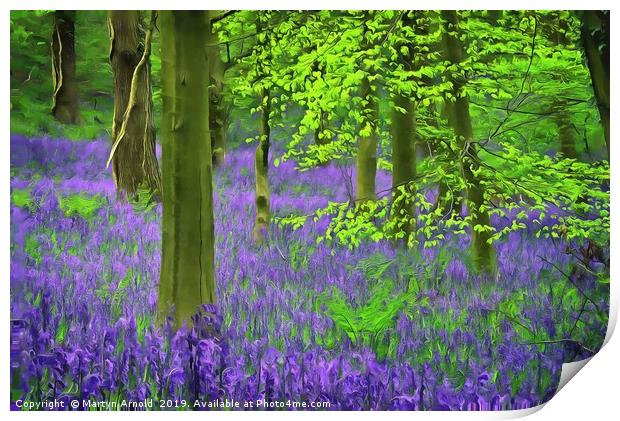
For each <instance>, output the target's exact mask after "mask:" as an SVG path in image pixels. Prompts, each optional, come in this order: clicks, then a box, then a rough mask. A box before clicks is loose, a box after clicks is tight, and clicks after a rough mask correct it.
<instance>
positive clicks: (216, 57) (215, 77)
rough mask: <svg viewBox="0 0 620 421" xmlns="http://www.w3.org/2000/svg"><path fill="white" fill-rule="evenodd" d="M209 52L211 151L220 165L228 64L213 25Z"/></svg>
mask: <svg viewBox="0 0 620 421" xmlns="http://www.w3.org/2000/svg"><path fill="white" fill-rule="evenodd" d="M209 13H210V16H211V17H214V16H218V15H219V12H217V11H211V12H209ZM207 54H208V55H209V66H210V67H209V73H210V75H211V86H210V90H209V99H210V109H209V112H210V114H209V126H210V129H211V152H212V154H213V165H214V166H218V165H220V164H221V163H223V162H224V160H225V158H226V127H227V123H228V116H227V112H226V106H225V103H224V73H225V72H226V65H225V64H224V61H223V60H222V56H221V55H220V46H219V39H218V36H217V32H216V31H215V29H214V28H213V26H212V27H211V31H210V32H209V39H208V41H207Z"/></svg>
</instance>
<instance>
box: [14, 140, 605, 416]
mask: <svg viewBox="0 0 620 421" xmlns="http://www.w3.org/2000/svg"><path fill="white" fill-rule="evenodd" d="M108 153H109V142H108V141H106V140H98V141H85V142H71V141H68V140H61V139H48V138H25V137H21V136H12V137H11V228H10V230H11V278H10V282H11V288H10V290H11V310H10V311H11V360H10V364H11V401H12V407H13V408H17V407H16V406H15V402H16V401H17V400H20V399H21V400H30V401H53V400H57V401H65V402H68V401H69V400H72V399H76V398H79V399H86V400H88V399H90V400H92V401H103V400H105V401H110V402H114V401H117V402H118V401H119V400H123V399H127V400H135V401H138V400H144V399H149V398H152V399H154V400H156V401H159V400H168V401H169V402H180V401H183V402H188V405H189V404H190V403H191V402H195V401H205V402H206V401H209V402H214V401H219V400H224V399H228V400H236V401H240V402H244V401H256V400H263V401H264V402H267V403H268V405H267V406H269V404H270V403H271V404H274V403H276V402H288V401H292V402H306V403H310V402H328V403H329V408H328V409H331V410H334V409H348V410H349V409H353V410H505V409H520V408H527V407H531V406H534V405H538V404H540V403H543V402H545V401H546V400H548V399H550V398H551V397H552V396H553V394H554V392H555V389H556V387H557V383H558V380H559V376H560V372H561V365H562V363H563V362H566V361H572V360H576V359H581V358H585V357H588V356H589V355H591V354H592V353H593V352H596V350H597V349H598V347H600V345H601V344H602V341H603V338H604V335H605V331H606V318H605V317H604V316H603V314H605V313H606V311H607V309H608V300H607V297H608V295H607V292H606V291H605V288H606V287H607V286H606V285H601V283H600V282H597V279H596V277H595V276H588V273H595V272H596V271H597V270H599V267H600V266H601V262H592V264H591V265H590V268H591V269H592V270H591V271H588V272H583V273H579V272H578V271H577V272H576V271H574V270H572V267H573V266H572V265H573V262H572V260H574V256H573V255H572V254H570V253H568V252H567V251H566V250H567V247H568V246H569V245H566V244H562V243H561V242H559V241H558V240H555V241H553V240H551V239H537V238H535V237H534V235H532V232H531V230H530V229H529V228H528V229H527V230H524V231H520V232H518V233H513V234H511V235H510V237H509V238H507V239H506V240H505V241H502V242H500V243H498V244H497V245H496V249H497V255H498V261H499V263H498V266H499V271H498V275H497V276H496V277H495V278H494V279H485V278H480V277H477V276H474V275H472V273H473V271H471V270H470V264H469V263H468V259H467V257H466V255H465V254H464V250H466V249H467V244H468V239H467V238H466V237H462V238H457V239H454V240H451V242H449V243H447V244H444V245H443V246H442V247H441V248H439V249H420V250H411V251H406V250H400V249H399V248H398V247H394V246H393V245H390V244H384V243H367V244H366V243H363V244H362V246H360V247H359V248H356V249H353V250H351V249H349V248H347V247H342V246H338V245H326V244H324V243H319V244H317V241H316V238H317V235H318V233H320V232H322V231H324V230H325V228H326V226H327V224H328V221H327V220H325V219H321V220H318V221H311V222H309V223H307V224H306V225H304V226H303V227H301V228H300V229H297V230H293V229H291V228H290V227H278V226H272V227H271V228H270V232H269V241H268V242H267V243H266V245H263V246H255V245H253V244H252V240H251V238H252V221H253V217H254V212H253V201H254V192H253V187H254V181H253V180H254V170H253V150H252V149H249V148H244V147H242V148H240V149H238V150H235V151H231V152H229V155H228V157H227V162H226V163H225V164H224V165H223V166H222V167H221V168H219V169H217V171H216V174H215V179H214V191H215V193H214V195H215V197H214V200H215V209H214V212H215V230H216V246H215V250H216V252H215V254H216V279H217V295H218V303H217V307H213V306H205V309H204V312H202V313H199V314H197V315H196V316H195V319H194V323H193V327H192V328H191V329H186V328H183V329H180V330H178V331H174V330H173V329H171V328H170V326H169V325H165V326H163V327H159V326H157V324H156V323H155V322H154V317H155V311H156V307H157V283H158V279H159V267H160V253H161V238H160V237H161V234H160V219H161V204H151V203H150V202H149V201H148V200H138V201H137V202H135V203H122V202H119V201H118V200H117V198H116V192H115V188H114V183H113V181H112V177H111V173H110V171H109V170H107V169H105V162H106V159H107V155H108ZM346 174H347V171H343V168H341V167H339V166H337V165H335V164H329V165H326V166H324V167H320V168H316V169H314V170H311V171H307V172H303V173H298V172H297V171H296V170H295V168H294V164H293V163H289V162H285V163H282V164H280V165H279V166H278V167H276V168H274V167H272V169H271V172H270V175H269V177H270V184H271V207H272V210H273V213H274V215H276V216H286V215H289V214H291V213H297V214H309V213H311V212H312V211H313V210H315V209H317V208H319V207H323V206H326V205H327V203H328V201H330V200H332V201H333V200H346V199H347V197H348V194H350V191H347V186H349V185H350V179H349V180H347V179H346ZM352 177H353V178H352V179H353V180H354V179H355V174H354V173H353V174H352ZM389 185H390V176H389V174H387V173H383V172H379V173H378V174H377V190H383V189H386V188H387V187H389ZM495 223H497V224H501V223H502V222H501V221H495ZM606 253H607V252H606ZM546 261H548V262H552V263H553V264H554V265H555V266H557V268H556V267H553V266H552V265H551V264H549V263H548V262H546ZM560 270H561V271H562V272H564V274H562V273H561V272H560ZM565 275H566V276H565ZM576 285H579V286H580V288H579V289H577V288H576V287H575V286H576ZM580 291H587V292H588V294H589V298H590V299H591V301H593V302H594V303H592V302H591V301H588V300H584V297H583V295H582V294H581V292H580ZM213 326H215V329H213ZM558 338H572V339H574V340H568V341H565V340H561V341H556V339H558ZM78 409H85V408H84V407H80V408H78ZM181 409H183V408H181ZM284 409H288V408H287V407H284Z"/></svg>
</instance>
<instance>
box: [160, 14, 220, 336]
mask: <svg viewBox="0 0 620 421" xmlns="http://www.w3.org/2000/svg"><path fill="white" fill-rule="evenodd" d="M161 17H162V19H161V22H160V24H159V27H160V30H161V48H162V97H163V110H162V111H163V112H162V133H163V154H162V170H163V171H162V173H163V193H164V195H163V196H164V200H163V221H162V268H161V279H160V284H159V314H160V320H161V317H165V316H166V315H168V314H169V312H170V310H171V308H173V309H174V316H175V322H176V324H177V326H179V325H181V324H182V323H183V322H188V323H191V320H190V317H191V316H192V314H194V313H195V312H196V311H197V310H198V306H199V305H201V304H207V303H214V302H215V299H216V294H215V280H214V255H213V247H214V234H213V197H212V195H213V192H212V190H213V188H212V163H211V159H210V157H211V142H210V136H209V63H208V59H207V54H206V51H205V44H206V41H207V37H208V36H209V18H208V13H207V12H203V11H173V12H170V11H165V12H162V16H161ZM201 52H202V53H201ZM205 157H208V158H206V159H205Z"/></svg>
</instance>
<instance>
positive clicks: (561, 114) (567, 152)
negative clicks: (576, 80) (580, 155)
mask: <svg viewBox="0 0 620 421" xmlns="http://www.w3.org/2000/svg"><path fill="white" fill-rule="evenodd" d="M555 121H556V124H557V126H558V136H559V137H560V152H562V155H563V156H564V158H570V159H577V149H576V148H575V143H576V142H575V129H574V128H573V126H572V125H571V121H570V114H569V113H568V111H567V110H566V105H563V104H561V105H559V106H558V113H557V114H556V116H555Z"/></svg>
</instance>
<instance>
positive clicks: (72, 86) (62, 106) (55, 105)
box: [52, 10, 80, 124]
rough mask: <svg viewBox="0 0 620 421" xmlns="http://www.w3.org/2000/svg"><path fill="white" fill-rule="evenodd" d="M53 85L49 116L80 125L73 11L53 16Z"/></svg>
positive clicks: (61, 11) (57, 13)
mask: <svg viewBox="0 0 620 421" xmlns="http://www.w3.org/2000/svg"><path fill="white" fill-rule="evenodd" d="M52 82H53V88H54V91H53V95H52V115H53V116H54V118H56V120H58V121H60V122H61V123H65V124H77V123H79V121H80V107H79V102H78V87H77V80H76V78H75V10H56V11H55V12H54V31H53V33H52Z"/></svg>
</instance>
